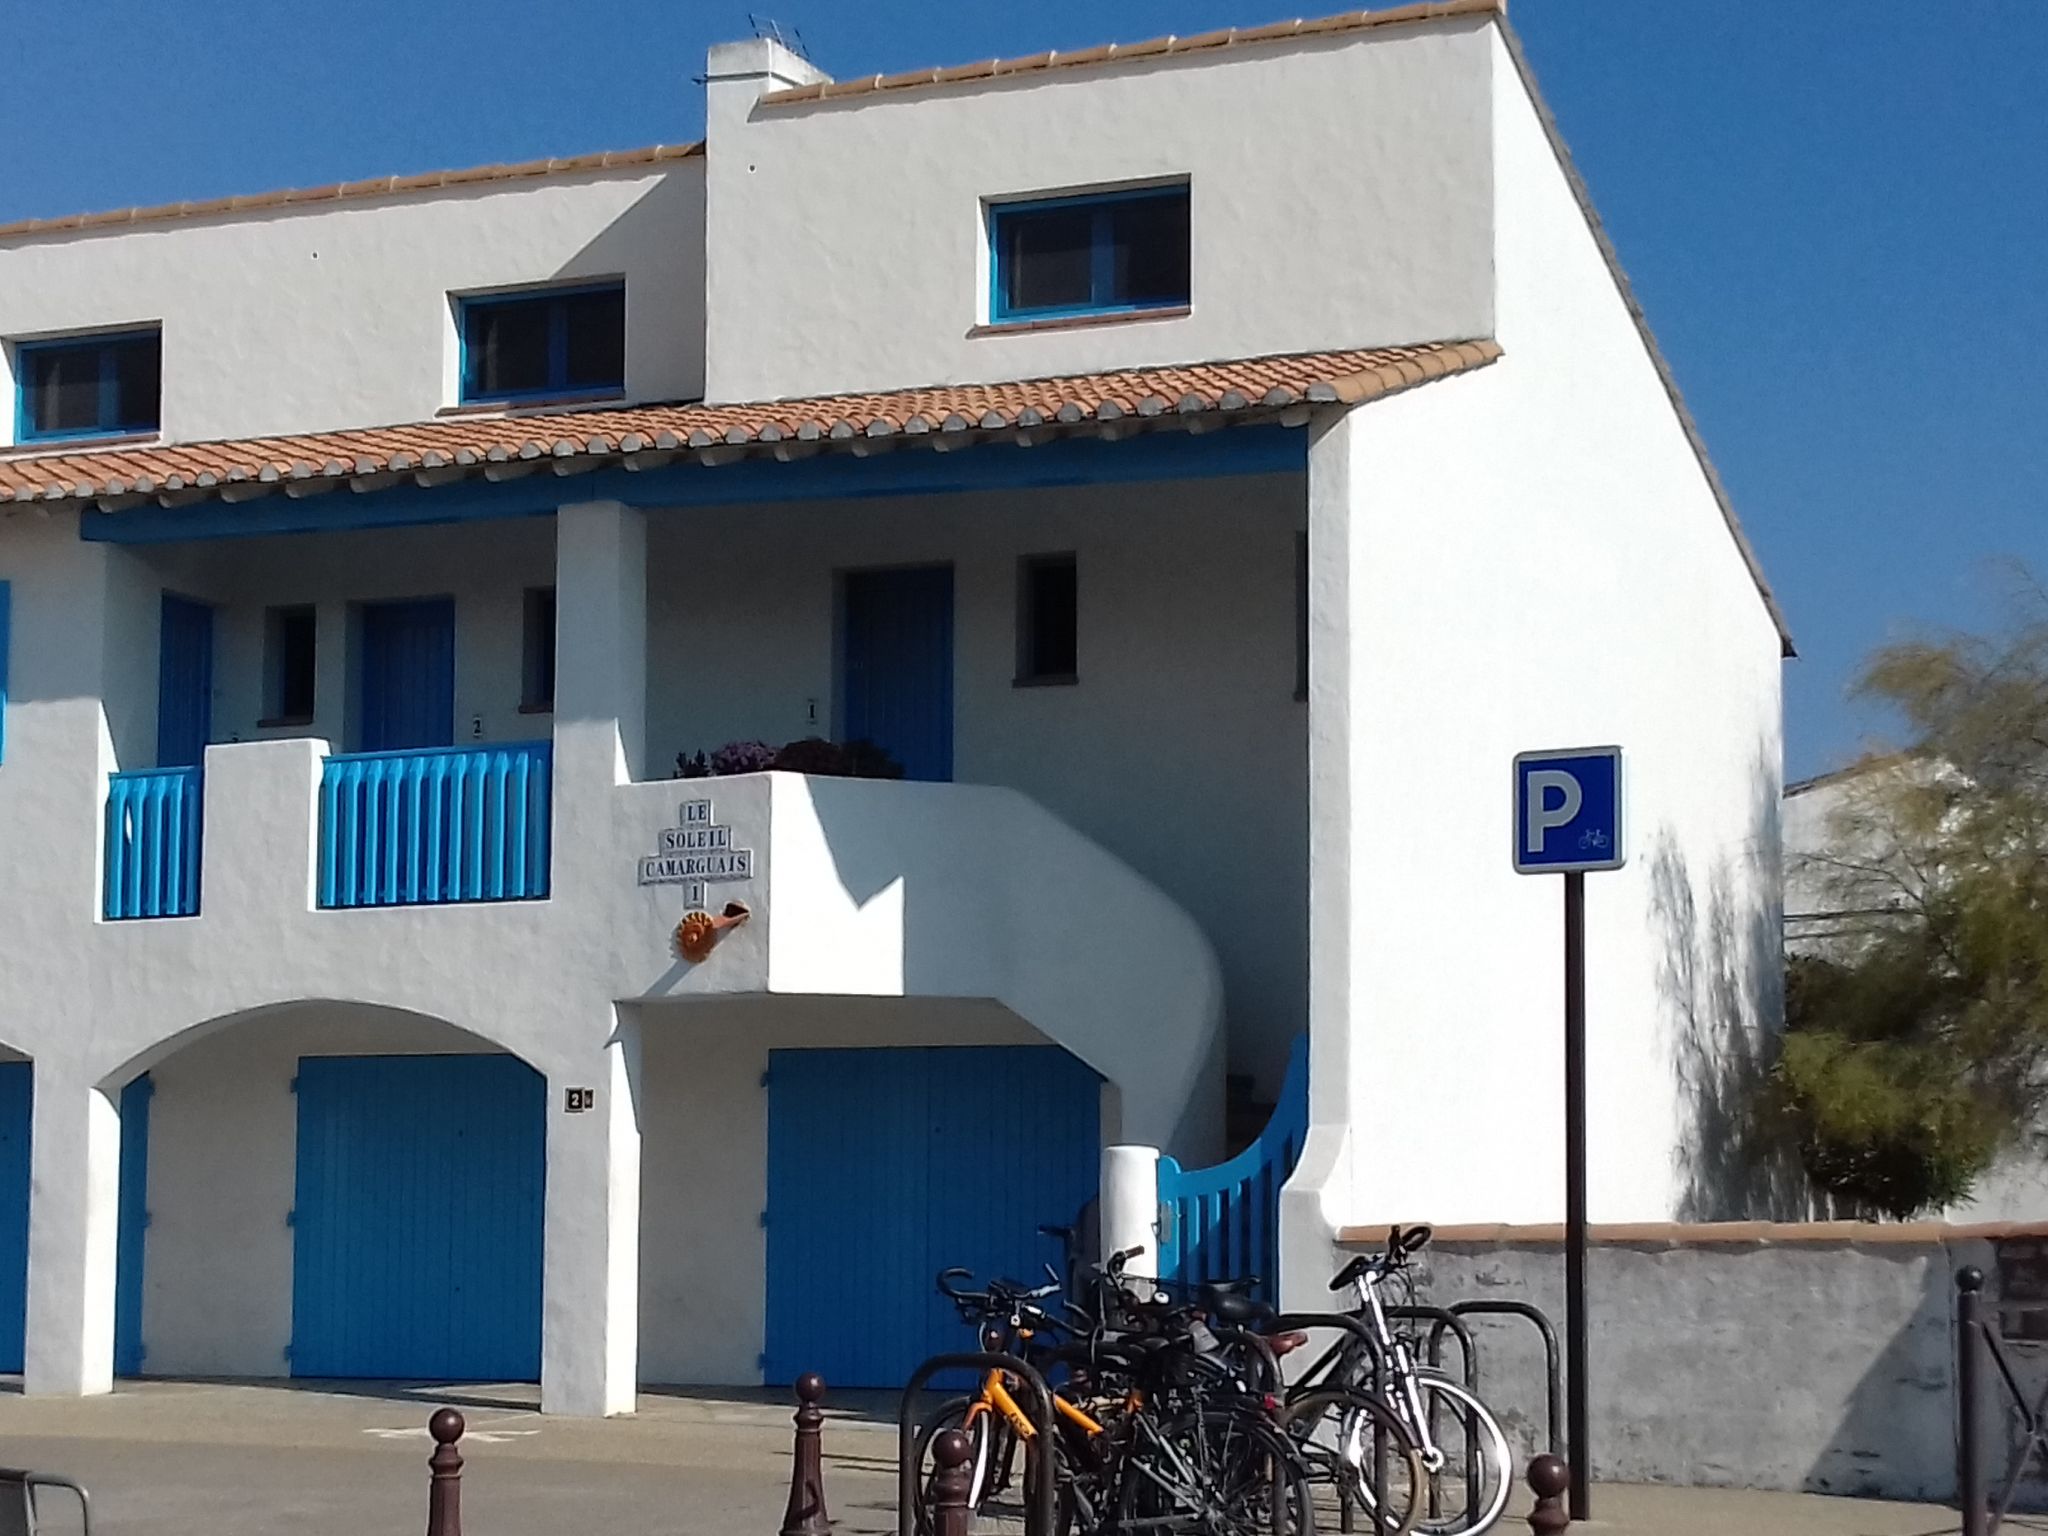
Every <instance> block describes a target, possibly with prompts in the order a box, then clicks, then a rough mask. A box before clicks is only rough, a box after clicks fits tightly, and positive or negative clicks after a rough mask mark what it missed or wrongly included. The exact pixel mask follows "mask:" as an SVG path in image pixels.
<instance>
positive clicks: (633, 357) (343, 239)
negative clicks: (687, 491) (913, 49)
mask: <svg viewBox="0 0 2048 1536" xmlns="http://www.w3.org/2000/svg"><path fill="white" fill-rule="evenodd" d="M703 263H704V162H703V161H702V159H700V158H693V159H687V160H676V161H668V162H663V163H661V164H659V165H656V166H654V167H651V168H640V169H637V170H633V171H617V172H610V173H604V174H599V175H591V176H571V175H563V176H549V177H535V178H530V179H527V180H521V181H507V182H479V183H474V184H471V185H467V186H457V187H450V188H446V189H442V190H436V191H421V192H410V193H404V194H401V195H398V196H394V197H388V198H362V199H353V198H352V199H348V200H345V201H339V202H335V203H331V204H311V205H304V206H292V207H286V208H268V209H263V210H260V211H258V212H255V213H246V214H226V215H217V216H209V217H195V218H188V219H173V220H167V221H164V222H160V223H145V224H138V225H134V226H132V227H123V226H112V227H109V228H106V229H99V230H80V231H74V232H70V233H63V234H44V235H27V236H16V237H13V238H12V239H4V240H0V339H4V340H7V341H10V342H11V341H15V340H19V339H22V338H26V337H36V336H43V335H49V334H52V333H61V332H66V331H74V330H91V329H108V328H116V327H128V326H144V325H161V326H162V328H163V341H164V346H163V436H164V439H165V440H166V441H171V442H181V441H182V442H191V441H202V440H205V439H209V438H223V437H251V436H258V435H264V434H270V433H288V432H317V431H323V430H327V429H332V428H337V427H364V426H384V425H389V424H392V423H397V422H412V421H422V420H425V419H427V418H429V417H432V416H433V415H434V413H435V412H437V411H439V410H441V409H442V408H444V407H447V406H452V405H455V404H456V403H458V366H457V360H458V356H459V352H458V348H457V338H456V332H455V324H454V318H453V314H452V311H451V309H450V306H449V301H448V295H449V294H450V293H452V292H461V291H465V290H470V289H478V288H492V287H505V286H519V285H525V284H543V283H550V282H555V281H558V280H565V279H571V278H600V277H620V276H623V277H624V278H625V281H626V397H627V398H628V399H630V400H636V401H641V400H675V399H683V398H688V397H692V396H695V395H697V394H699V393H700V392H701V391H702V387H703V381H704V373H703V360H704V341H703V333H704V265H703ZM0 350H4V351H5V353H6V361H5V363H4V364H0V367H4V368H6V369H8V370H11V369H12V367H13V351H12V348H6V349H0ZM0 385H4V388H5V393H6V398H7V400H8V401H9V402H10V404H9V407H8V409H6V410H4V411H0V446H4V445H6V444H9V443H12V442H13V441H14V436H13V434H14V431H15V417H14V411H13V409H12V405H11V402H12V400H13V398H14V384H13V378H12V374H11V371H10V372H9V373H8V374H7V376H6V377H5V378H4V380H0Z"/></svg>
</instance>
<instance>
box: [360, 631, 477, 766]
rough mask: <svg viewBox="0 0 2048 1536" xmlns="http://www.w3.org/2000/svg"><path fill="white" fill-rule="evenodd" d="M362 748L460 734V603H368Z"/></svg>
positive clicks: (435, 742)
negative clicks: (457, 615) (457, 632)
mask: <svg viewBox="0 0 2048 1536" xmlns="http://www.w3.org/2000/svg"><path fill="white" fill-rule="evenodd" d="M362 636H363V655H362V715H361V719H362V727H361V733H360V734H361V737H362V740H361V742H360V744H359V746H358V750H359V751H363V752H397V751H402V750H405V749H407V748H411V747H446V746H451V745H453V743H454V741H455V603H454V600H453V599H451V598H445V597H440V598H429V599H425V600H422V601H419V602H405V603H373V604H371V605H370V606H368V607H366V608H364V609H363V627H362Z"/></svg>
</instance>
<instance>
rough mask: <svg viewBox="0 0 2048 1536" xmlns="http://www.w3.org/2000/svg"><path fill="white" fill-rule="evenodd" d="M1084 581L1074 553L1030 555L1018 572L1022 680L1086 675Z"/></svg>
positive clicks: (1053, 680) (1071, 678) (1036, 681)
mask: <svg viewBox="0 0 2048 1536" xmlns="http://www.w3.org/2000/svg"><path fill="white" fill-rule="evenodd" d="M1079 620H1080V606H1079V586H1078V583H1077V581H1076V570H1075V565H1074V557H1073V556H1072V555H1028V556H1026V557H1025V559H1024V561H1023V562H1022V564H1021V565H1020V566H1019V567H1018V571H1017V681H1018V683H1020V684H1025V685H1030V684H1040V683H1071V682H1074V681H1075V680H1076V679H1077V678H1078V677H1079V675H1080V645H1079V636H1078V631H1079Z"/></svg>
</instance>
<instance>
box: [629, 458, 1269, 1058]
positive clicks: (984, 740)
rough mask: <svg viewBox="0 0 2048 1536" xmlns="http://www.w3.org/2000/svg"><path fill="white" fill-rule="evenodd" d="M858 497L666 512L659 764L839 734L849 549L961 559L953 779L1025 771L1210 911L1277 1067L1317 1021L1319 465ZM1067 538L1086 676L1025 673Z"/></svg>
mask: <svg viewBox="0 0 2048 1536" xmlns="http://www.w3.org/2000/svg"><path fill="white" fill-rule="evenodd" d="M856 505H857V507H858V515H857V516H852V515H849V513H848V507H847V504H844V503H832V502H812V503H789V504H782V505H777V506H769V507H736V508H717V509H709V510H701V511H699V510H688V511H667V512H656V513H652V514H650V517H649V522H648V537H649V555H648V567H649V573H650V574H649V616H648V657H649V665H648V747H647V758H648V772H649V773H651V774H652V773H661V772H665V771H667V768H668V766H669V765H670V764H671V763H672V762H673V760H674V757H675V754H676V753H678V752H694V751H698V750H703V751H707V752H708V751H710V750H711V749H713V748H715V747H717V746H719V745H720V744H721V743H723V742H726V741H731V740H735V739H752V738H759V739H762V740H766V741H768V742H769V743H770V744H771V745H780V744H781V743H783V742H785V741H788V740H791V739H792V738H795V737H800V736H805V735H811V734H817V735H821V736H830V737H836V736H838V735H839V734H841V733H840V731H839V729H838V726H837V723H836V721H835V719H834V713H835V700H834V629H833V625H834V611H835V606H836V605H835V600H834V598H835V581H836V578H837V575H838V573H841V572H844V571H848V570H858V569H862V568H867V567H887V566H901V565H920V564H931V563H944V562H950V563H951V564H952V565H953V571H954V619H953V622H954V670H953V715H954V720H953V729H954V777H955V779H957V780H959V781H960V782H962V783H970V784H1000V785H1007V786H1010V787H1012V788H1015V789H1018V790H1021V791H1022V792H1023V793H1024V794H1025V795H1027V796H1029V797H1030V798H1031V799H1032V800H1034V801H1036V802H1037V803H1038V804H1040V805H1042V806H1044V807H1046V808H1047V809H1048V810H1050V811H1052V812H1053V814H1054V815H1056V816H1059V817H1060V818H1062V819H1063V820H1065V821H1067V822H1068V823H1069V824H1071V825H1072V826H1074V827H1076V828H1077V829H1079V830H1080V831H1082V832H1083V833H1085V834H1086V835H1087V836H1088V837H1089V838H1090V839H1092V840H1093V841H1095V842H1097V843H1100V844H1101V845H1102V846H1103V847H1104V848H1107V849H1108V850H1110V851H1111V852H1112V853H1114V854H1116V855H1117V856H1118V857H1119V858H1121V859H1123V860H1124V861H1125V862H1127V863H1128V864H1130V865H1131V866H1132V867H1133V868H1134V869H1136V870H1138V871H1139V872H1140V873H1142V874H1143V875H1144V876H1145V877H1146V878H1147V879H1149V880H1151V881H1153V882H1154V883H1156V884H1157V885H1158V886H1159V887H1160V888H1161V889H1162V890H1164V891H1165V892H1166V893H1167V894H1168V895H1169V896H1171V897H1172V898H1173V900H1174V901H1175V902H1176V903H1178V904H1179V905H1180V906H1181V907H1183V908H1185V909H1186V910H1187V911H1188V912H1189V913H1191V914H1193V915H1194V917H1195V919H1196V920H1197V922H1199V923H1200V924H1201V927H1202V930H1203V931H1204V932H1205V933H1206V934H1207V935H1208V936H1209V939H1210V942H1212V943H1213V944H1214V945H1215V946H1216V948H1217V952H1218V954H1219V955H1220V957H1221V959H1222V963H1223V972H1224V990H1225V995H1226V997H1227V999H1228V1008H1229V1013H1230V1047H1231V1064H1232V1067H1233V1069H1234V1070H1239V1071H1246V1072H1252V1073H1255V1074H1256V1075H1257V1076H1258V1077H1259V1079H1260V1081H1261V1083H1262V1085H1263V1087H1264V1088H1265V1090H1266V1091H1268V1092H1270V1091H1271V1090H1273V1089H1275V1088H1277V1087H1278V1084H1279V1078H1280V1074H1281V1072H1282V1071H1283V1070H1284V1069H1285V1066H1286V1057H1287V1049H1288V1046H1289V1044H1290V1042H1291V1041H1292V1040H1293V1038H1294V1036H1295V1035H1297V1034H1298V1033H1300V1031H1301V1030H1302V1029H1303V1028H1304V1027H1305V1025H1306V1002H1305V990H1304V989H1305V986H1306V965H1307V958H1306V957H1307V942H1308V941H1307V937H1306V928H1307V921H1308V899H1307V893H1306V891H1305V890H1304V888H1303V883H1302V880H1303V871H1304V870H1305V868H1306V867H1307V857H1308V854H1307V845H1308V810H1307V804H1306V789H1305V779H1306V772H1307V750H1308V748H1307V709H1306V706H1305V705H1304V704H1302V703H1301V702H1299V701H1297V700H1296V698H1295V696H1294V688H1295V649H1294V643H1295V642H1294V636H1295V622H1294V612H1295V607H1294V604H1295V537H1296V530H1297V529H1298V528H1300V527H1301V519H1302V516H1303V510H1304V500H1303V482H1302V479H1301V477H1300V476H1274V477H1259V478H1250V479H1227V480H1208V481H1188V482H1180V483H1173V484H1165V485H1145V486H1076V487H1073V488H1071V489H1061V490H1057V491H1018V492H1009V493H990V494H977V495H974V496H956V497H919V498H915V499H910V500H886V499H877V500H864V501H861V502H859V503H857V504H856ZM1066 551H1071V552H1072V553H1073V554H1074V555H1075V559H1076V570H1077V580H1078V585H1079V606H1080V617H1079V630H1078V640H1079V655H1080V674H1079V675H1080V681H1079V682H1078V683H1077V684H1075V685H1074V686H1071V687H1036V688H1019V687H1016V686H1014V684H1013V679H1014V678H1015V676H1016V660H1017V652H1016V635H1017V570H1018V562H1019V561H1020V559H1021V558H1023V557H1025V556H1028V555H1033V554H1044V553H1052V552H1066ZM1060 894H1061V892H1060V889H1059V887H1058V884H1057V882H1054V883H1052V884H1051V885H1049V886H1048V888H1047V890H1046V892H1045V897H1046V899H1047V900H1050V901H1057V900H1058V899H1059V898H1060Z"/></svg>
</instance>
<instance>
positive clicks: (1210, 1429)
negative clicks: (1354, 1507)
mask: <svg viewBox="0 0 2048 1536" xmlns="http://www.w3.org/2000/svg"><path fill="white" fill-rule="evenodd" d="M1132 1429H1133V1431H1134V1433H1133V1434H1132V1436H1131V1439H1130V1441H1129V1443H1128V1444H1127V1446H1126V1449H1125V1456H1124V1462H1123V1466H1122V1469H1121V1470H1122V1478H1121V1486H1120V1488H1119V1492H1118V1501H1117V1520H1116V1524H1117V1529H1118V1530H1119V1531H1120V1532H1125V1533H1132V1532H1142V1533H1145V1536H1183V1533H1186V1536H1194V1533H1200V1536H1314V1533H1315V1528H1316V1522H1315V1504H1314V1499H1313V1496H1312V1494H1311V1492H1310V1485H1309V1477H1308V1472H1307V1468H1306V1466H1305V1465H1304V1463H1303V1461H1302V1458H1301V1456H1300V1454H1299V1453H1298V1452H1297V1450H1296V1449H1295V1447H1294V1445H1293V1444H1292V1443H1291V1442H1290V1441H1289V1440H1288V1439H1287V1438H1286V1436H1284V1435H1282V1434H1281V1433H1280V1432H1279V1431H1278V1430H1277V1429H1275V1428H1274V1427H1273V1425H1272V1424H1271V1423H1270V1422H1268V1421H1266V1420H1264V1419H1261V1418H1258V1417H1255V1416H1253V1415H1252V1414H1250V1413H1247V1412H1243V1411H1233V1410H1230V1409H1207V1410H1203V1411H1201V1412H1190V1413H1187V1414H1184V1415H1182V1416H1180V1417H1178V1418H1175V1419H1172V1420H1169V1421H1167V1422H1166V1423H1163V1424H1160V1423H1155V1422H1153V1421H1151V1420H1149V1419H1146V1420H1143V1421H1142V1422H1139V1423H1136V1424H1134V1425H1133V1426H1132Z"/></svg>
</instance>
